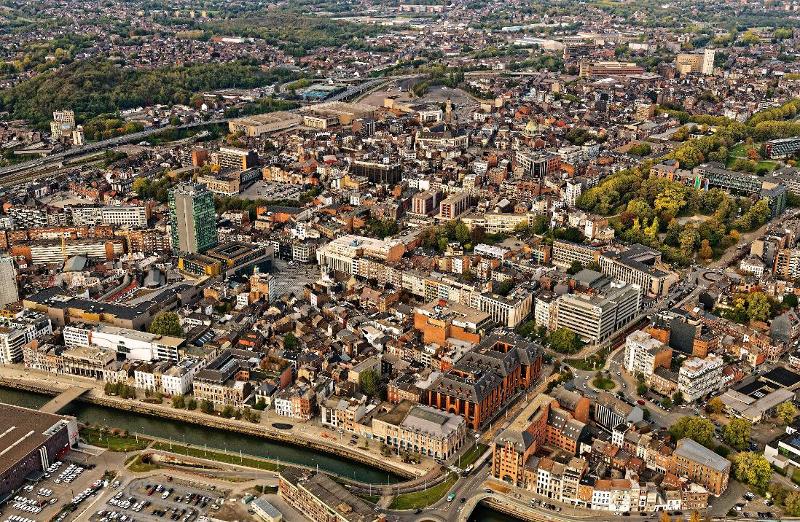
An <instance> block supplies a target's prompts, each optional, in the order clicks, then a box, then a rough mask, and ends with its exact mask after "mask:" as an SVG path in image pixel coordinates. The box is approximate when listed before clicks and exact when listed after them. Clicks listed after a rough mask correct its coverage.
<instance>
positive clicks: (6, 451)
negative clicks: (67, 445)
mask: <svg viewBox="0 0 800 522" xmlns="http://www.w3.org/2000/svg"><path fill="white" fill-rule="evenodd" d="M63 420H64V417H62V416H61V415H53V414H51V413H43V412H40V411H37V410H32V409H29V408H23V407H21V406H13V405H11V404H3V403H0V475H3V474H4V473H6V472H7V471H8V470H10V469H12V468H13V467H14V466H16V465H17V463H18V462H19V460H20V459H22V458H23V457H25V456H26V455H28V454H30V453H31V452H33V451H36V450H37V449H38V448H40V447H41V446H42V445H43V444H44V443H45V442H47V441H48V440H49V439H50V436H51V434H49V433H47V432H48V431H49V430H50V429H51V428H53V426H55V425H57V424H58V423H60V422H61V421H63Z"/></svg>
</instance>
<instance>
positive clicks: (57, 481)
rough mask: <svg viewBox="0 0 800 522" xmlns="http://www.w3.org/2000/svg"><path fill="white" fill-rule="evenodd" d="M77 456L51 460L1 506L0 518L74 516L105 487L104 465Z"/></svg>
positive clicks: (8, 521)
mask: <svg viewBox="0 0 800 522" xmlns="http://www.w3.org/2000/svg"><path fill="white" fill-rule="evenodd" d="M73 457H78V458H73ZM80 457H81V456H80V455H72V454H71V455H70V458H69V459H65V460H63V461H57V462H54V463H53V464H51V465H50V467H48V468H47V470H46V471H45V473H44V474H43V475H42V476H41V478H40V479H39V480H38V481H35V482H31V483H28V484H26V485H25V486H23V488H22V489H21V490H20V491H18V492H17V493H16V495H14V496H13V497H12V498H11V499H10V500H9V501H8V502H6V503H5V504H4V505H3V506H2V507H0V510H1V511H0V512H1V513H2V515H1V516H0V520H2V521H3V522H28V521H31V522H39V521H43V520H53V519H55V520H71V519H73V518H74V517H75V516H76V513H80V512H81V511H82V510H83V509H85V506H87V505H89V503H90V502H92V500H93V499H94V498H96V495H97V494H98V492H99V491H101V490H102V489H103V488H104V487H105V486H106V484H105V483H104V482H103V473H104V469H103V467H102V466H94V464H92V463H91V462H92V461H96V460H97V459H96V458H95V457H91V458H88V459H82V458H80ZM87 461H88V463H87Z"/></svg>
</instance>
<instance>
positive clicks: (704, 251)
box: [700, 239, 714, 260]
mask: <svg viewBox="0 0 800 522" xmlns="http://www.w3.org/2000/svg"><path fill="white" fill-rule="evenodd" d="M713 255H714V251H713V250H711V243H709V241H708V239H704V240H702V241H701V242H700V258H701V259H706V260H708V259H711V257H712V256H713Z"/></svg>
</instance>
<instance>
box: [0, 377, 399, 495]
mask: <svg viewBox="0 0 800 522" xmlns="http://www.w3.org/2000/svg"><path fill="white" fill-rule="evenodd" d="M50 399H51V397H49V396H46V395H40V394H37V393H32V392H27V391H21V390H16V389H12V388H4V387H0V402H4V403H7V404H14V405H17V406H24V407H27V408H35V409H38V408H39V407H41V406H42V405H43V404H44V403H46V402H47V401H49V400H50ZM61 413H63V414H65V415H73V416H75V417H77V418H78V420H79V421H81V422H83V423H90V424H102V425H105V426H109V427H113V428H120V429H124V430H128V431H130V432H138V433H142V434H144V435H152V436H153V437H161V438H165V439H172V440H174V441H175V442H181V443H189V444H194V445H197V446H203V445H206V446H208V447H209V448H217V449H223V450H228V451H234V452H240V451H241V452H242V453H243V454H246V455H253V456H256V457H264V458H270V459H279V460H280V461H281V462H289V463H293V464H303V465H305V466H311V467H315V466H318V467H319V469H320V470H322V471H328V472H330V473H335V474H337V475H342V476H346V477H350V478H352V479H355V480H358V481H361V482H364V483H368V484H386V483H387V482H388V483H391V484H394V483H396V482H400V481H402V480H403V479H402V478H401V477H399V476H397V475H394V474H392V473H387V472H385V471H381V470H379V469H376V468H373V467H370V466H367V465H365V464H360V463H358V462H353V461H350V460H346V459H342V458H339V457H336V456H333V455H328V454H326V453H322V452H319V451H315V450H312V449H307V448H299V447H295V446H291V445H284V444H281V443H277V442H272V441H269V440H267V439H262V438H259V437H253V436H249V435H244V434H240V433H235V432H230V431H224V430H219V429H214V428H207V427H203V426H198V425H196V424H190V423H186V422H178V421H173V420H167V419H162V418H158V417H150V416H147V415H141V414H137V413H132V412H128V411H121V410H115V409H113V408H106V407H103V406H96V405H93V404H88V403H85V402H79V401H75V402H73V403H72V404H70V405H69V406H67V407H66V408H65V409H64V411H62V412H61Z"/></svg>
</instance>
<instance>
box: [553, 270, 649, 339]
mask: <svg viewBox="0 0 800 522" xmlns="http://www.w3.org/2000/svg"><path fill="white" fill-rule="evenodd" d="M640 294H641V291H640V288H639V286H638V285H631V284H628V283H625V282H622V281H612V282H611V283H610V284H609V285H608V286H607V287H606V288H604V289H602V290H601V292H600V293H593V294H564V295H562V296H561V297H559V298H558V301H557V310H556V326H557V327H558V328H566V329H568V330H572V331H573V332H575V333H576V334H577V335H578V336H579V337H580V338H581V339H583V340H584V341H586V342H597V341H602V340H604V339H607V338H608V337H610V336H611V335H612V334H613V333H614V332H616V331H617V330H619V329H621V328H623V327H624V326H626V325H627V324H628V323H630V322H631V320H633V319H634V318H635V317H636V316H637V314H638V313H639V308H640V307H641V299H640Z"/></svg>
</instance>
